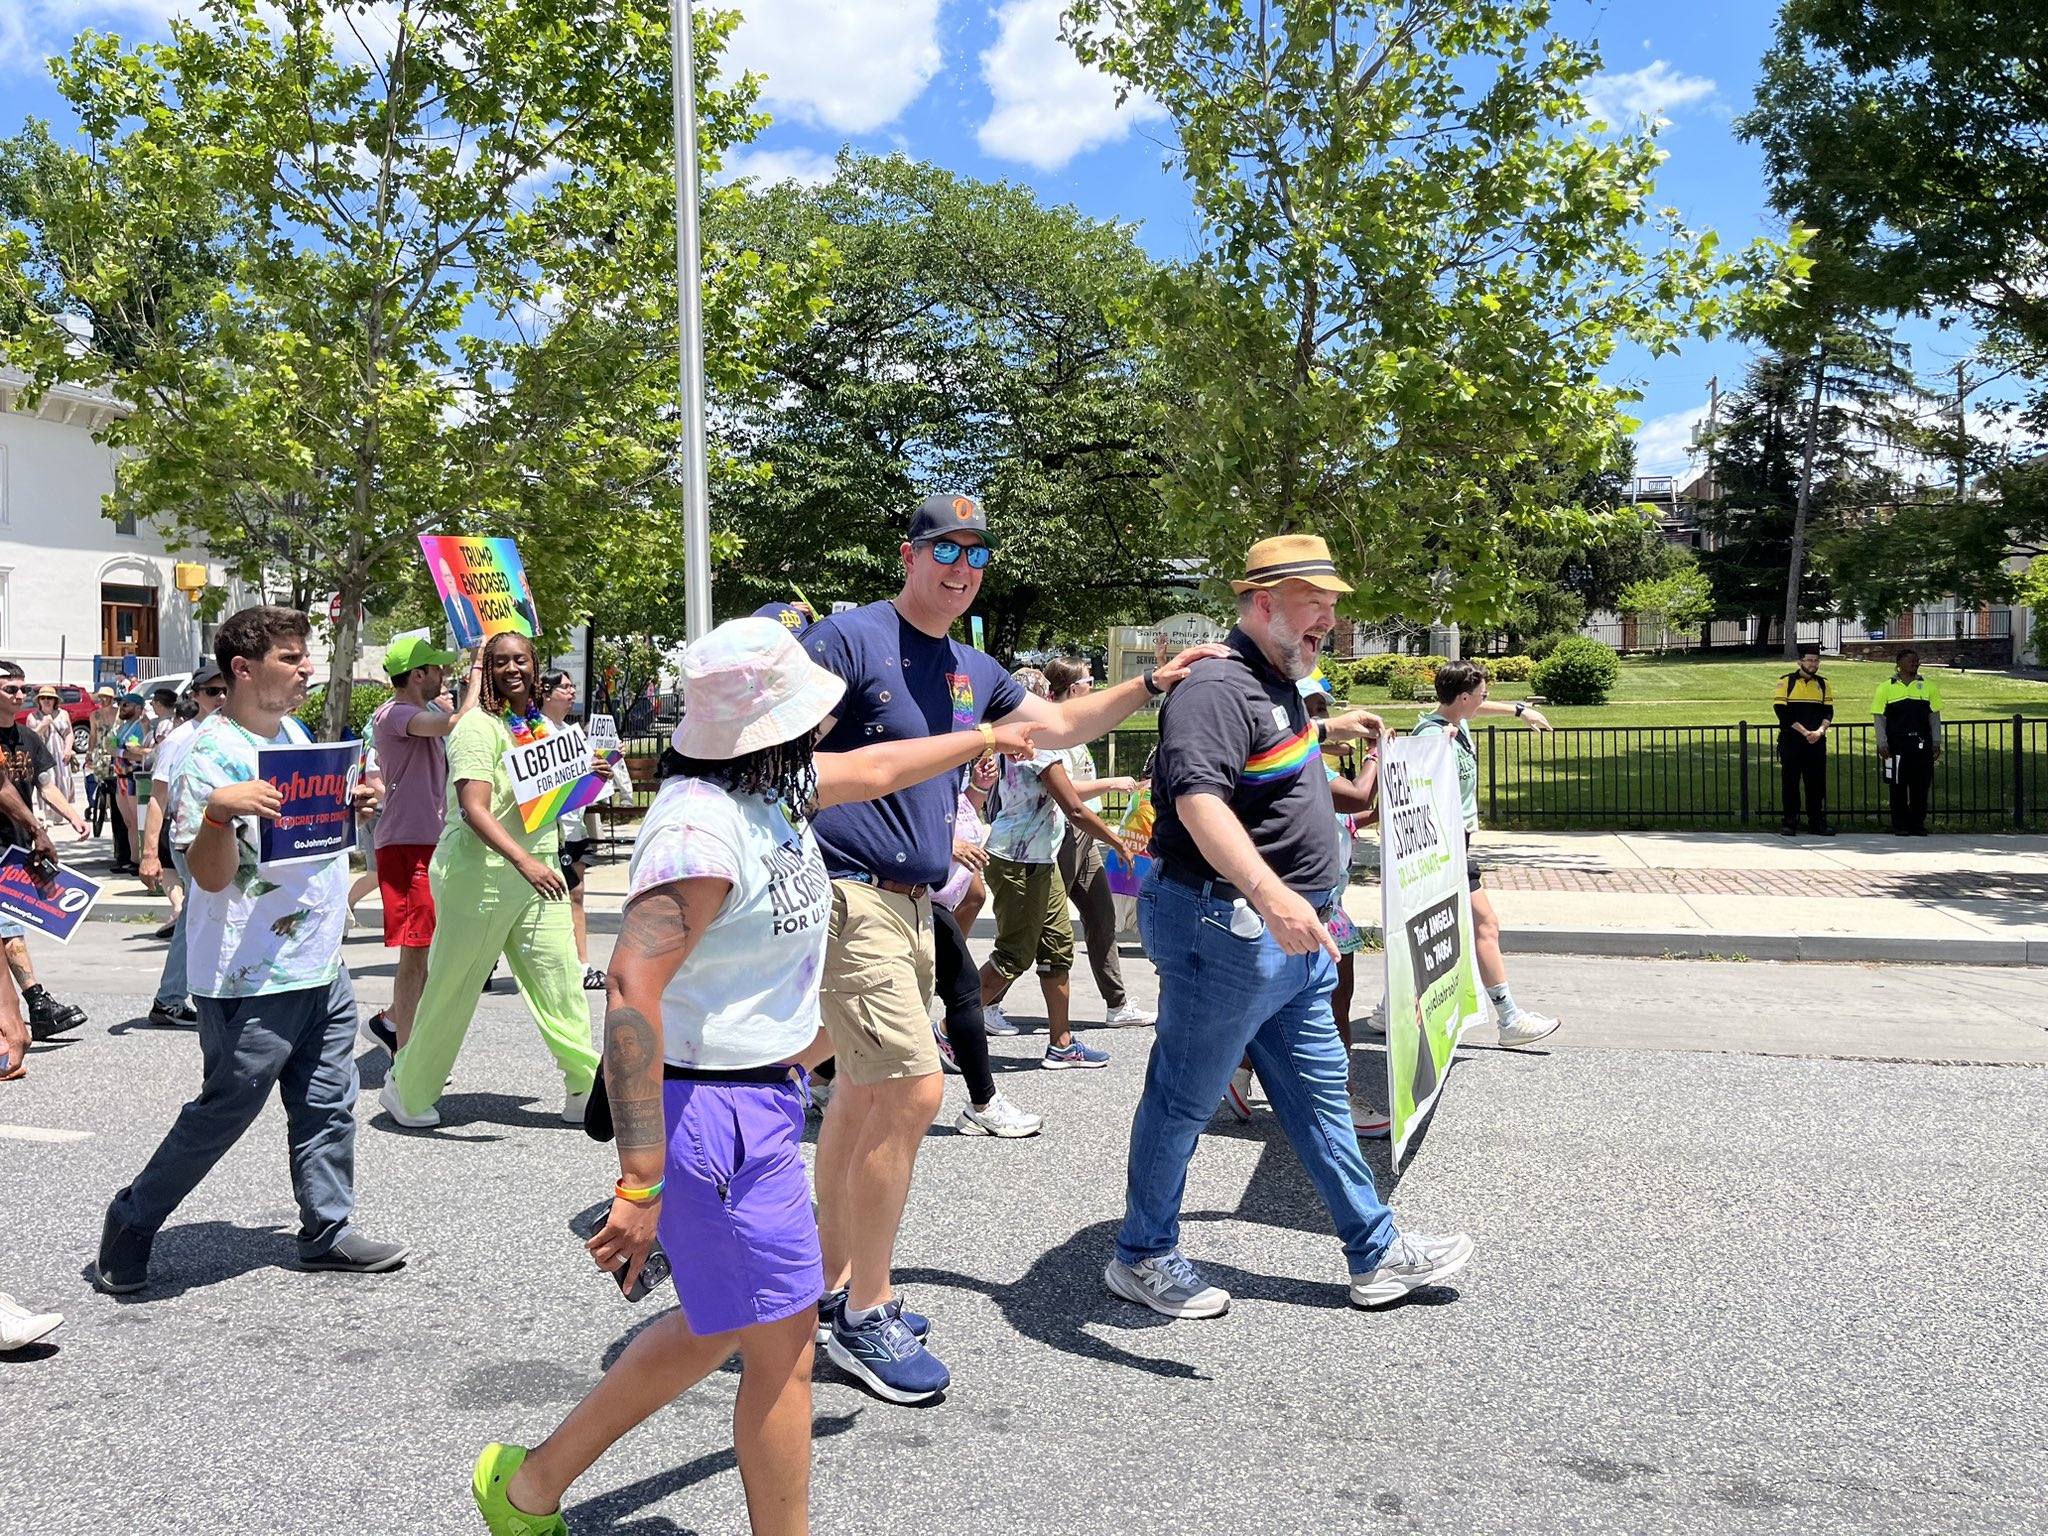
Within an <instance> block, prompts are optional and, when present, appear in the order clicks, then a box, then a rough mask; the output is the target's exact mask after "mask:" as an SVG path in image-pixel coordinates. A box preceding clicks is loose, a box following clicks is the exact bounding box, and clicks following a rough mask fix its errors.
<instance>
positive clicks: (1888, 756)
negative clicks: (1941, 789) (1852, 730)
mask: <svg viewBox="0 0 2048 1536" xmlns="http://www.w3.org/2000/svg"><path fill="white" fill-rule="evenodd" d="M1870 713H1871V714H1872V715H1873V716H1875V717H1876V720H1877V755H1878V758H1879V759H1880V760H1881V761H1882V762H1883V764H1884V774H1885V777H1886V778H1887V779H1889V780H1890V781H1891V786H1892V836H1894V837H1925V836H1927V792H1928V791H1929V790H1930V789H1931V788H1933V785H1934V760H1935V759H1936V758H1937V757H1940V756H1941V685H1940V684H1938V683H1936V682H1934V681H1932V680H1931V679H1929V678H1925V677H1922V676H1921V675H1920V653H1919V652H1918V651H1901V652H1899V663H1898V671H1897V672H1895V673H1894V674H1893V675H1892V680H1891V681H1890V682H1888V683H1880V684H1878V688H1877V692H1876V694H1875V695H1874V696H1873V697H1872V698H1871V700H1870Z"/></svg>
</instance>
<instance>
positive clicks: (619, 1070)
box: [604, 1008, 668, 1151]
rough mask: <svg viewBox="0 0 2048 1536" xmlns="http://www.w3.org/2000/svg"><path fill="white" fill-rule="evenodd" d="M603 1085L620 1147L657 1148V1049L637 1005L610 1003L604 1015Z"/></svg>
mask: <svg viewBox="0 0 2048 1536" xmlns="http://www.w3.org/2000/svg"><path fill="white" fill-rule="evenodd" d="M604 1086H605V1093H606V1096H607V1097H609V1098H610V1100H611V1105H612V1127H613V1130H614V1131H615V1132H616V1134H617V1137H618V1144H619V1148H620V1150H621V1151H629V1150H644V1149H647V1148H658V1147H660V1146H661V1145H662V1144H663V1143H664V1142H665V1141H666V1140H667V1135H668V1128H667V1125H666V1123H665V1120H664V1117H663V1113H662V1103H661V1049H660V1045H659V1043H658V1041H657V1038H656V1035H655V1029H654V1025H653V1024H651V1023H649V1022H648V1018H647V1015H646V1014H644V1013H642V1012H641V1011H640V1010H639V1009H637V1008H613V1009H611V1010H610V1011H609V1012H607V1013H606V1014H605V1016H604Z"/></svg>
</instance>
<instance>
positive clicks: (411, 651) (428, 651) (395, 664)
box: [384, 635, 461, 677]
mask: <svg viewBox="0 0 2048 1536" xmlns="http://www.w3.org/2000/svg"><path fill="white" fill-rule="evenodd" d="M460 659H461V658H460V657H458V656H457V655H456V654H455V653H454V652H453V651H437V650H435V649H434V648H433V646H431V645H429V644H428V643H427V642H426V640H425V639H423V638H422V637H421V636H419V635H404V636H401V637H400V638H399V639H396V640H394V641H392V642H391V648H390V649H389V650H388V651H386V652H385V653H384V675H385V676H386V677H396V676H398V674H399V673H401V672H410V671H411V670H412V669H413V668H414V667H452V666H454V665H455V663H456V662H457V661H459V660H460Z"/></svg>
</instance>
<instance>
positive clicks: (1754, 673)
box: [1352, 656, 2048, 726]
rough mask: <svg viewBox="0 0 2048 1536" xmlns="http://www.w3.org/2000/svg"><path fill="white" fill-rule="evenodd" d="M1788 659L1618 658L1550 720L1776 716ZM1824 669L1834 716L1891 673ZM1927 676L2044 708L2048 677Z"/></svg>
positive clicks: (1947, 686) (1366, 699)
mask: <svg viewBox="0 0 2048 1536" xmlns="http://www.w3.org/2000/svg"><path fill="white" fill-rule="evenodd" d="M1791 665H1792V664H1791V663H1790V662H1787V661H1783V660H1779V659H1775V658H1773V659H1771V660H1767V661H1692V660H1687V659H1685V658H1682V657H1673V658H1670V659H1668V660H1658V659H1656V658H1654V657H1643V656H1628V657H1624V658H1623V659H1622V663H1621V681H1620V682H1619V683H1618V684H1617V685H1616V687H1615V690H1614V695H1613V697H1612V698H1610V699H1609V700H1608V701H1607V702H1606V703H1605V704H1602V705H1598V706H1593V707H1575V708H1567V707H1564V706H1557V707H1554V708H1553V707H1548V706H1546V707H1545V709H1544V713H1545V714H1546V715H1548V716H1549V717H1550V721H1551V723H1552V724H1553V725H1557V726H1567V725H1594V726H1599V725H1607V726H1613V725H1734V724H1735V723H1736V722H1737V721H1739V720H1747V721H1748V722H1749V723H1750V724H1751V725H1753V726H1754V725H1761V724H1769V723H1774V722H1775V720H1776V718H1777V717H1776V716H1775V715H1774V714H1773V713H1772V711H1771V696H1772V694H1773V693H1775V692H1776V690H1777V686H1778V679H1779V678H1781V677H1783V676H1784V675H1785V673H1786V672H1787V671H1788V670H1790V668H1791ZM1821 675H1822V676H1823V677H1825V678H1827V679H1828V681H1829V682H1830V683H1832V684H1833V685H1834V690H1835V717H1836V718H1837V719H1838V720H1840V721H1843V722H1844V723H1847V722H1849V721H1867V720H1868V719H1869V718H1870V696H1871V694H1873V693H1874V692H1876V691H1877V686H1878V684H1879V683H1882V682H1883V681H1885V679H1887V678H1889V677H1890V676H1891V675H1892V669H1891V667H1890V666H1889V665H1885V664H1880V663H1878V662H1870V661H1840V660H1832V661H1824V662H1823V663H1822V664H1821ZM1927 675H1928V676H1929V677H1931V678H1933V679H1934V680H1935V681H1937V682H1938V683H1939V684H1940V685H1941V692H1942V700H1943V702H1944V703H1945V704H1946V705H1947V709H1946V711H1945V713H1946V714H1947V715H1950V716H1957V717H1962V716H1971V717H1981V716H1985V715H2003V716H2007V717H2010V716H2012V715H2048V683H2038V682H2033V681H2030V680H2028V679H2025V678H2017V677H2009V676H2007V675H2006V674H2005V673H2002V672H1955V671H1951V670H1950V669H1949V668H1947V667H1931V668H1929V669H1928V673H1927ZM1531 692H1533V689H1532V687H1531V685H1529V684H1527V683H1495V684H1494V685H1493V687H1492V690H1491V693H1492V696H1493V697H1494V698H1497V699H1520V698H1527V697H1528V696H1529V694H1530V693H1531ZM1352 702H1353V703H1355V704H1358V705H1361V706H1363V707H1364V708H1366V709H1370V710H1372V711H1373V712H1374V713H1376V714H1382V715H1385V716H1386V717H1387V718H1388V719H1389V720H1392V721H1394V722H1395V723H1397V724H1399V725H1403V726H1406V725H1410V724H1413V723H1414V721H1415V718H1416V717H1417V716H1418V715H1420V714H1422V713H1423V711H1424V710H1425V709H1427V708H1428V706H1427V705H1423V704H1412V703H1397V702H1394V701H1392V700H1390V698H1389V696H1388V694H1387V691H1386V690H1385V689H1384V688H1365V689H1361V690H1360V691H1359V692H1358V693H1357V694H1355V695H1354V697H1353V700H1352Z"/></svg>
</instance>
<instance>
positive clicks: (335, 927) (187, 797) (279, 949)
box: [169, 714, 348, 997]
mask: <svg viewBox="0 0 2048 1536" xmlns="http://www.w3.org/2000/svg"><path fill="white" fill-rule="evenodd" d="M306 739H307V737H306V735H305V732H304V731H303V730H301V729H300V728H299V727H298V726H297V724H296V722H294V721H290V720H287V721H286V722H285V723H284V728H283V729H282V730H280V731H279V732H278V733H277V735H275V736H273V737H271V738H270V739H269V740H268V741H265V740H263V739H261V738H259V737H257V736H254V735H252V734H251V733H250V732H248V731H246V730H244V729H243V728H242V727H241V726H239V725H237V724H235V722H234V721H232V720H230V719H229V718H228V717H227V716H226V715H225V714H221V715H215V716H214V717H213V718H212V719H211V720H208V721H206V722H205V723H204V724H203V725H201V726H200V727H199V729H198V731H197V732H196V733H195V734H194V735H193V737H192V744H191V746H190V747H189V748H188V749H187V750H186V753H185V759H184V761H183V762H182V763H180V764H179V765H178V772H177V777H176V779H175V780H173V782H172V784H171V786H170V791H169V792H170V796H171V799H170V805H171V845H172V846H173V847H175V848H177V849H178V850H180V851H181V852H182V851H183V850H185V849H187V848H189V847H191V846H192V840H193V839H194V838H196V837H197V836H198V835H199V824H200V821H201V819H202V818H203V817H204V816H205V814H206V802H207V800H208V798H209V797H210V796H211V795H212V794H213V792H214V791H215V790H216V789H220V788H222V787H224V786H225V785H229V784H242V783H246V782H247V781H249V780H250V779H253V778H255V777H256V752H257V749H258V748H259V747H265V746H287V745H289V744H291V743H292V742H298V741H305V740H306ZM235 848H236V851H237V852H238V853H239V855H240V859H239V862H238V863H237V864H236V867H235V874H234V878H233V879H231V880H229V881H228V883H227V885H226V886H225V887H223V888H222V889H220V890H218V891H208V890H204V889H202V888H201V887H200V885H199V882H198V881H196V880H194V881H191V882H190V883H189V886H188V890H187V899H186V905H185V962H186V966H187V969H188V974H189V975H190V977H191V982H190V985H191V988H192V990H193V991H194V992H195V993H197V994H198V995H199V996H201V997H259V996H262V995H264V994H266V993H271V992H299V991H304V990H305V989H307V988H309V987H326V986H327V985H329V984H330V983H331V982H333V980H334V978H335V977H336V976H338V975H340V974H341V935H342V916H343V914H344V913H345V912H346V911H347V910H348V855H347V854H345V853H338V854H336V855H335V856H334V857H333V858H331V859H322V860H319V861H318V862H315V863H307V864H283V865H259V864H258V863H257V861H256V818H255V817H254V816H241V817H237V818H236V820H235Z"/></svg>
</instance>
